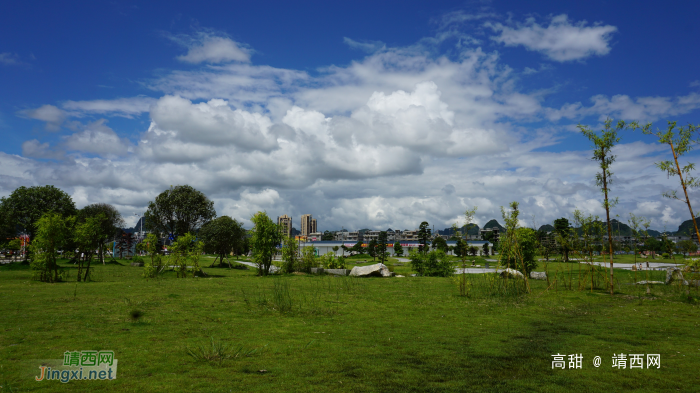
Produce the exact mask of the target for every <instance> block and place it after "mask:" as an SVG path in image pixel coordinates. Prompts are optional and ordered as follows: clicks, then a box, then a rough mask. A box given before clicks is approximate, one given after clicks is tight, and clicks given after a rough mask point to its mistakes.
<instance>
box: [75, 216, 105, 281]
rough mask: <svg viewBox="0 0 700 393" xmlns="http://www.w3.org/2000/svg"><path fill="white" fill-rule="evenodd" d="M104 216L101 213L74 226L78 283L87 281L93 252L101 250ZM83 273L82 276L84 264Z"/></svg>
mask: <svg viewBox="0 0 700 393" xmlns="http://www.w3.org/2000/svg"><path fill="white" fill-rule="evenodd" d="M104 221H105V216H104V215H103V214H102V213H99V214H97V215H96V216H93V217H89V216H88V217H85V218H84V219H83V220H82V222H79V223H77V224H75V230H74V231H73V238H74V240H75V244H76V245H77V247H78V253H79V255H77V259H78V281H81V279H82V281H87V280H88V278H89V277H90V264H91V262H92V257H93V255H94V254H95V250H98V249H101V247H100V246H101V244H102V236H101V235H102V223H103V222H104ZM85 262H87V265H86V266H85V272H84V274H83V267H84V263H85Z"/></svg>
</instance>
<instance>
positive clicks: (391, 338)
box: [0, 258, 700, 392]
mask: <svg viewBox="0 0 700 393" xmlns="http://www.w3.org/2000/svg"><path fill="white" fill-rule="evenodd" d="M364 259H365V258H363V259H362V260H364ZM207 260H208V261H209V260H213V258H207ZM369 260H371V259H368V261H369ZM120 262H121V263H122V264H121V265H117V264H108V265H105V266H101V265H99V266H97V267H96V269H95V274H94V277H93V278H94V281H91V282H87V283H82V282H81V283H77V282H75V272H74V268H73V267H72V266H69V265H66V264H65V262H63V266H65V267H66V268H67V269H69V270H70V271H71V273H69V277H68V281H67V282H62V283H57V284H45V283H41V282H36V281H32V280H31V270H29V268H28V267H27V266H26V265H22V264H17V263H13V264H9V265H2V266H0V296H1V298H2V303H1V304H0V315H2V318H1V319H0V359H2V362H1V363H0V386H2V388H0V392H10V391H13V392H14V391H18V392H25V391H50V392H61V391H93V390H96V389H100V390H105V391H120V392H121V391H133V392H145V391H148V392H157V391H164V392H166V391H167V392H170V391H188V392H192V391H194V392H197V391H200V392H218V391H221V392H229V391H232V392H240V391H246V392H257V391H260V392H270V391H293V392H297V391H298V392H304V391H309V392H311V391H353V392H404V391H406V392H423V391H460V392H461V391H468V390H469V391H491V392H507V391H551V392H565V391H566V392H570V391H606V392H609V391H621V390H631V389H636V390H638V391H648V392H659V391H697V389H698V385H699V384H700V374H698V372H697V370H698V366H700V329H699V328H700V318H699V317H700V308H699V306H698V301H697V300H698V298H700V295H699V294H698V289H696V288H692V289H690V291H689V292H688V293H686V288H683V287H678V286H653V287H651V293H650V294H648V295H647V294H646V293H645V288H644V287H643V286H635V285H631V283H632V282H633V281H634V280H635V279H645V278H641V275H643V274H644V273H642V272H636V273H635V272H631V271H624V270H616V271H615V276H616V279H617V282H616V289H617V292H616V294H615V295H614V296H610V295H609V294H607V293H606V291H605V289H604V288H594V289H593V290H591V289H590V288H589V287H585V289H584V290H581V291H579V290H577V289H578V286H579V285H578V282H579V276H578V274H579V273H578V267H579V266H578V264H563V263H557V262H551V263H548V265H547V269H548V271H549V272H550V282H549V290H547V288H548V283H547V282H546V281H535V280H530V285H531V293H530V294H527V295H525V294H518V293H514V292H513V291H509V290H508V288H509V287H508V285H511V284H508V282H511V283H512V281H513V280H510V281H508V282H506V283H505V284H504V283H503V282H502V281H500V279H495V278H491V279H489V278H488V276H487V275H468V283H469V285H468V287H469V288H470V296H469V297H461V296H459V290H458V286H457V284H456V281H457V279H456V278H428V277H404V278H353V277H332V276H311V275H303V274H294V275H286V276H270V277H258V276H256V272H255V270H254V269H249V270H240V269H228V268H205V269H204V270H205V272H206V273H207V274H209V277H208V278H187V279H178V278H176V277H175V274H174V273H171V272H167V273H165V274H164V275H163V277H162V278H160V279H155V280H153V279H152V280H146V279H144V278H142V277H141V270H142V268H139V267H132V266H129V265H128V263H127V261H120ZM367 263H369V262H367ZM363 264H364V263H363ZM390 264H391V265H396V266H393V267H394V269H395V271H396V272H397V273H399V274H404V275H407V274H410V273H411V271H410V265H409V264H401V263H398V262H395V261H390ZM203 265H204V266H208V265H209V263H208V262H207V261H204V263H203ZM351 266H354V265H351ZM569 268H571V273H569ZM538 270H544V269H543V265H542V264H540V268H539V269H538ZM581 274H582V275H581V279H582V280H581V281H582V282H587V281H586V279H587V278H590V276H588V275H586V273H585V269H584V270H583V271H582V273H581ZM635 274H637V275H638V276H637V277H636V278H635V276H634V275H635ZM664 274H665V272H652V273H651V275H652V276H653V277H650V279H654V280H656V279H661V280H663V278H660V277H661V276H662V275H664ZM555 277H556V281H555ZM569 282H570V283H571V285H570V287H571V288H572V289H571V290H569V289H567V288H569ZM499 286H501V287H500V288H502V289H503V290H501V291H499V290H498V288H499ZM600 286H602V285H600ZM136 311H138V312H136ZM139 314H141V315H142V316H141V317H140V318H136V319H134V318H133V317H132V315H139ZM212 342H213V343H214V346H219V350H218V351H213V350H212V349H211V348H212ZM67 350H70V351H74V350H114V352H115V358H117V359H118V360H119V368H118V377H117V379H115V380H112V381H70V382H68V383H66V384H63V383H61V382H58V381H41V382H36V381H34V376H35V375H38V373H39V368H38V366H39V360H38V359H62V358H63V353H64V352H65V351H67ZM190 352H192V353H194V356H192V355H191V354H190ZM620 353H624V354H660V355H661V367H660V368H658V369H657V368H651V369H646V368H645V369H630V368H629V366H630V365H629V364H628V366H627V369H615V368H613V367H612V357H613V355H614V354H620ZM556 354H565V355H570V354H582V356H583V361H582V368H581V369H568V357H567V368H566V369H563V370H562V369H552V360H553V358H552V355H556ZM594 356H600V357H601V358H602V364H601V366H600V367H598V368H596V367H594V365H593V357H594Z"/></svg>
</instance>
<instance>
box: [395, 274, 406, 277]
mask: <svg viewBox="0 0 700 393" xmlns="http://www.w3.org/2000/svg"><path fill="white" fill-rule="evenodd" d="M394 277H405V276H402V275H400V274H397V275H395V276H394Z"/></svg>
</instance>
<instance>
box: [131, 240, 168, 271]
mask: <svg viewBox="0 0 700 393" xmlns="http://www.w3.org/2000/svg"><path fill="white" fill-rule="evenodd" d="M137 247H138V249H139V250H143V251H146V253H147V254H148V256H149V257H150V260H147V261H146V263H145V264H144V266H143V276H144V277H146V278H155V277H156V276H157V275H159V274H161V273H163V271H164V270H165V264H164V263H163V256H162V255H161V253H160V252H161V250H162V244H161V243H160V239H159V238H158V236H156V235H155V234H154V233H149V234H148V235H146V238H145V239H143V241H142V242H141V243H139V244H138V246H137Z"/></svg>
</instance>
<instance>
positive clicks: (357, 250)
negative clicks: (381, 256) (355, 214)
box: [350, 240, 365, 255]
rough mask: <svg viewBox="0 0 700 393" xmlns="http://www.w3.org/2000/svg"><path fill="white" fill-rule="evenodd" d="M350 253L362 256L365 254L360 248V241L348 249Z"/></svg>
mask: <svg viewBox="0 0 700 393" xmlns="http://www.w3.org/2000/svg"><path fill="white" fill-rule="evenodd" d="M350 251H352V252H356V253H357V255H362V254H364V253H365V249H364V248H363V247H362V241H360V240H358V241H357V243H355V245H354V246H352V247H351V248H350Z"/></svg>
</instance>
